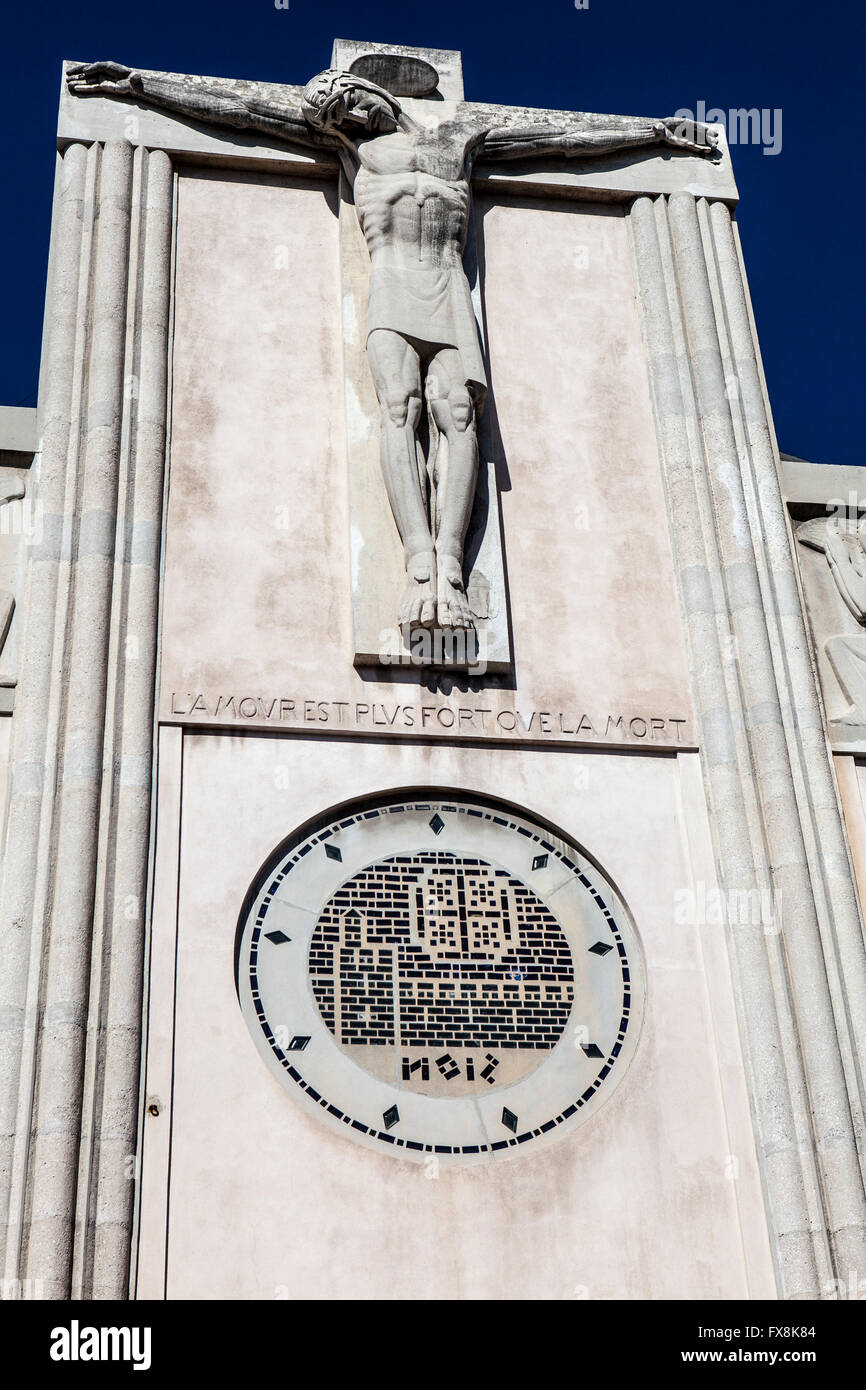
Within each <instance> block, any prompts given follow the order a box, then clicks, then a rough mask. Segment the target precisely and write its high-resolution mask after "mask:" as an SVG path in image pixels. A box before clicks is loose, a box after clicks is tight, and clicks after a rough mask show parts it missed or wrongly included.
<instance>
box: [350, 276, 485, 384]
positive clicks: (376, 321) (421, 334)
mask: <svg viewBox="0 0 866 1390" xmlns="http://www.w3.org/2000/svg"><path fill="white" fill-rule="evenodd" d="M376 328H390V329H391V331H392V332H394V333H400V334H402V335H403V337H404V338H415V339H418V340H419V341H420V342H422V343H429V344H430V345H431V346H434V347H436V346H438V347H453V348H456V349H457V351H458V352H459V353H460V360H461V362H462V364H463V376H464V380H465V382H466V385H467V386H468V387H469V389H470V391H471V392H472V394H473V395H474V396H476V397H478V396H483V395H484V393H485V391H486V390H487V375H486V373H485V370H484V359H483V357H482V355H481V343H480V340H479V337H478V324H477V322H476V319H475V310H474V309H473V307H472V296H471V294H470V292H469V285H468V283H467V280H466V276H465V274H464V273H463V268H462V266H460V265H444V266H442V265H429V264H423V263H422V264H418V265H416V266H414V265H413V266H404V265H401V266H393V265H376V264H374V265H373V266H372V268H371V271H370V302H369V307H368V310H367V336H368V337H369V335H370V334H371V333H372V332H373V330H374V329H376Z"/></svg>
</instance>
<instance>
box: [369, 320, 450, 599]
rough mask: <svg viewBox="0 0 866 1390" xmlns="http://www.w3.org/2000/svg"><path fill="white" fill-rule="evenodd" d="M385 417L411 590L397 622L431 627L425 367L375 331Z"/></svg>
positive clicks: (391, 483)
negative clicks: (422, 435)
mask: <svg viewBox="0 0 866 1390" xmlns="http://www.w3.org/2000/svg"><path fill="white" fill-rule="evenodd" d="M367 357H368V359H369V362H370V369H371V371H372V373H373V382H374V384H375V387H376V395H377V396H378V397H379V409H380V414H381V460H382V476H383V477H384V479H385V488H386V490H387V493H388V500H389V502H390V503H391V510H392V512H393V513H394V520H395V521H396V523H397V530H398V531H399V532H400V539H401V541H402V542H403V555H404V559H405V562H406V589H405V592H404V594H403V598H402V600H401V602H400V609H399V613H398V615H397V621H398V622H399V624H400V626H401V627H402V626H403V625H404V624H408V625H409V627H432V626H433V624H434V623H435V621H436V569H435V563H436V562H435V556H434V554H433V537H432V535H431V533H430V521H429V517H428V514H427V498H426V481H425V477H426V475H425V471H424V459H423V456H422V453H421V448H420V445H419V443H418V435H417V431H418V422H419V420H420V418H421V368H420V364H419V361H418V354H417V352H416V351H415V349H414V348H413V347H412V345H411V344H410V343H407V342H406V339H405V338H402V337H401V336H400V334H399V333H394V332H392V331H391V329H389V328H376V329H374V330H373V332H372V333H371V334H370V336H369V338H368V339H367Z"/></svg>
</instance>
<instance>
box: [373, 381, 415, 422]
mask: <svg viewBox="0 0 866 1390" xmlns="http://www.w3.org/2000/svg"><path fill="white" fill-rule="evenodd" d="M379 405H380V408H381V411H382V418H383V419H384V420H386V421H390V423H391V424H392V425H396V426H397V428H398V429H403V427H404V426H405V425H411V426H412V428H413V429H414V428H415V426H416V425H417V423H418V421H419V419H420V418H421V393H420V391H417V390H409V391H407V390H406V389H405V387H402V386H398V387H395V388H393V389H391V390H389V391H384V392H383V393H382V395H381V396H380V397H379Z"/></svg>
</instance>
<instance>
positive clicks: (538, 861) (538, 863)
mask: <svg viewBox="0 0 866 1390" xmlns="http://www.w3.org/2000/svg"><path fill="white" fill-rule="evenodd" d="M532 867H533V869H546V868H547V855H546V854H536V856H535V858H534V859H533V861H532Z"/></svg>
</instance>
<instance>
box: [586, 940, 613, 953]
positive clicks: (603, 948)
mask: <svg viewBox="0 0 866 1390" xmlns="http://www.w3.org/2000/svg"><path fill="white" fill-rule="evenodd" d="M589 949H590V951H591V952H592V954H593V955H594V956H606V955H607V953H608V951H612V950H613V947H612V946H611V945H610V943H609V942H607V941H596V943H595V945H594V946H590V948H589Z"/></svg>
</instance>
